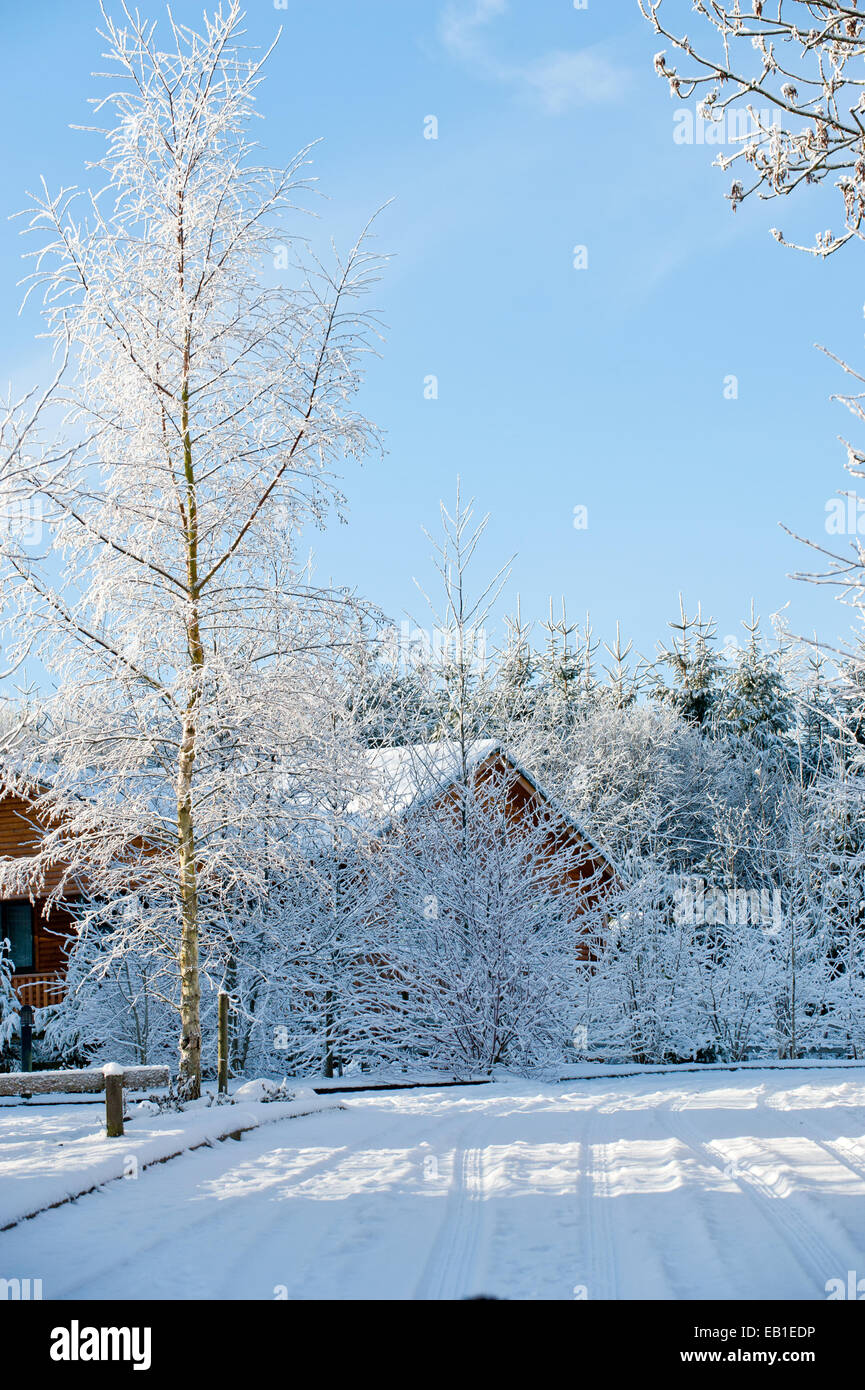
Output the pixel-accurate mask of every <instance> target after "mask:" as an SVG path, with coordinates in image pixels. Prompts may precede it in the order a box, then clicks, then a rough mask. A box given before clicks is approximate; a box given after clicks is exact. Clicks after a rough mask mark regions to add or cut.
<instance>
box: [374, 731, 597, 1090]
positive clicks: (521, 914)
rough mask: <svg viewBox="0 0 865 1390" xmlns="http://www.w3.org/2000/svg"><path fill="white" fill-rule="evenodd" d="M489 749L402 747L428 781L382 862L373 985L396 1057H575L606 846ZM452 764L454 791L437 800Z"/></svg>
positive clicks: (461, 1063) (411, 781) (377, 868)
mask: <svg viewBox="0 0 865 1390" xmlns="http://www.w3.org/2000/svg"><path fill="white" fill-rule="evenodd" d="M485 751H488V745H487V744H486V743H481V744H480V745H470V746H469V747H468V749H467V750H466V752H465V756H466V759H467V764H465V766H467V771H466V773H465V774H464V773H463V767H464V763H463V756H464V750H463V749H462V748H461V747H460V745H459V744H458V743H457V742H456V741H455V740H454V741H450V742H447V743H439V744H432V745H429V746H428V747H427V748H413V749H406V750H403V753H404V757H405V758H406V759H407V761H405V762H404V764H403V766H402V768H401V774H400V775H401V778H402V779H403V785H408V786H409V787H411V788H414V787H416V788H417V793H416V796H415V797H414V798H413V799H412V802H411V804H410V805H409V807H408V809H407V811H406V812H405V814H403V815H401V816H400V817H399V819H398V820H395V821H394V822H393V824H392V825H391V827H390V829H389V831H388V834H387V836H386V837H385V838H384V839H383V840H382V844H381V848H380V851H379V853H378V854H377V855H376V856H375V857H374V863H373V864H372V866H371V869H370V872H371V873H374V874H375V876H376V883H377V886H378V894H379V904H380V905H379V908H378V911H377V913H376V915H375V916H374V918H373V919H372V922H371V929H372V931H371V937H370V950H369V952H368V953H367V959H368V962H369V963H368V966H367V973H366V980H365V987H366V992H367V995H368V997H369V998H370V999H371V1000H373V1001H374V1010H375V1012H374V1026H376V1027H377V1028H378V1030H379V1033H380V1035H381V1038H382V1040H383V1041H384V1040H387V1041H388V1042H389V1043H390V1047H391V1050H392V1054H393V1055H394V1056H399V1055H403V1056H404V1055H407V1054H412V1055H414V1056H415V1057H416V1058H418V1059H424V1060H427V1061H429V1062H434V1063H435V1064H437V1065H439V1066H448V1067H453V1068H456V1069H458V1070H460V1071H462V1072H465V1071H466V1070H483V1071H488V1070H490V1069H491V1068H492V1067H494V1066H496V1065H498V1064H503V1065H512V1066H518V1067H527V1066H533V1065H537V1064H538V1063H541V1062H543V1061H545V1060H547V1059H549V1058H554V1059H557V1060H558V1059H560V1058H561V1057H563V1056H564V1055H567V1053H568V1049H569V1047H570V1046H571V1043H572V1038H573V1035H574V1028H575V1026H576V1021H577V1020H576V1015H575V1007H576V1003H577V993H576V978H577V964H578V960H579V959H580V957H581V955H582V954H583V953H584V950H585V946H584V942H583V934H584V933H588V934H589V935H593V934H594V933H596V932H597V930H598V919H599V913H600V907H599V901H598V899H599V890H600V888H601V884H600V879H599V872H600V871H599V870H596V869H594V868H593V867H592V864H591V861H592V859H593V856H594V855H595V852H594V851H593V850H592V848H591V847H590V846H589V845H587V844H586V843H585V842H583V841H580V840H579V839H578V838H577V837H576V836H574V835H572V834H568V833H567V832H566V831H565V829H564V827H563V825H562V822H561V819H560V817H557V816H556V815H555V814H553V813H551V812H550V811H549V809H548V808H547V807H546V806H545V805H544V803H543V802H542V801H541V800H540V799H539V798H537V797H534V798H532V800H531V802H530V803H529V804H528V805H527V806H526V805H523V804H522V795H523V794H522V792H521V791H520V788H519V785H518V779H516V778H515V777H514V776H513V774H512V773H511V772H510V770H509V769H508V768H507V767H496V766H487V767H484V766H483V763H482V760H481V758H480V756H479V754H480V753H481V752H485ZM446 764H447V765H449V766H450V767H451V770H452V778H451V780H450V781H449V783H448V786H447V792H446V795H445V797H444V798H442V797H439V796H436V797H434V798H430V797H429V795H428V789H429V787H430V786H436V787H437V786H438V785H439V784H440V782H441V775H442V769H443V767H444V766H445V765H446Z"/></svg>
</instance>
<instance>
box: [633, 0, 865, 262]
mask: <svg viewBox="0 0 865 1390" xmlns="http://www.w3.org/2000/svg"><path fill="white" fill-rule="evenodd" d="M638 3H639V5H640V9H641V10H642V12H643V14H644V15H645V16H646V18H647V19H648V20H649V21H650V22H651V24H652V26H653V27H654V29H655V32H656V33H657V34H659V35H660V36H661V37H662V38H664V39H665V40H667V42H669V43H671V44H673V45H674V47H675V48H677V49H679V50H680V51H681V52H682V53H683V54H684V55H685V59H686V66H685V69H684V70H683V71H681V72H680V71H679V69H678V68H677V67H674V66H672V65H671V64H670V62H668V59H667V54H666V53H665V52H661V53H658V54H657V55H656V57H655V69H656V71H657V72H658V74H659V75H660V76H661V77H662V78H664V79H665V80H666V81H667V82H668V83H669V86H670V93H671V95H672V96H674V97H677V98H684V99H687V98H689V97H692V96H696V97H697V98H698V100H699V103H700V111H701V113H702V114H703V116H704V117H705V118H706V119H709V120H715V121H721V120H723V119H724V117H725V114H726V113H727V111H728V109H729V108H730V107H731V106H732V105H733V103H735V102H738V101H741V100H742V99H745V100H746V101H747V103H748V111H749V113H750V122H749V125H750V128H749V129H748V130H747V131H745V132H743V133H742V134H741V135H740V136H738V138H737V140H736V143H737V144H738V148H736V149H735V150H734V151H733V152H732V153H728V154H724V153H719V155H718V157H717V160H716V163H717V164H718V165H719V166H720V167H721V168H722V169H729V168H730V167H734V168H735V170H736V174H737V177H735V178H734V179H733V182H732V185H731V188H730V191H729V193H728V194H727V197H728V198H729V200H730V202H731V204H732V206H733V210H734V211H735V209H736V208H737V207H738V206H739V204H740V203H742V202H743V201H744V200H745V199H746V198H748V197H750V196H751V195H752V194H755V193H756V194H757V196H758V197H760V198H767V199H771V198H780V197H787V196H788V195H789V194H791V193H793V192H794V191H795V190H797V189H798V188H800V187H801V186H803V185H806V184H823V183H825V182H826V180H827V179H829V180H833V181H834V183H835V186H836V187H837V188H838V190H839V192H840V194H841V199H842V205H843V209H844V231H843V232H838V233H833V232H832V231H831V230H825V231H819V232H818V233H817V235H816V237H815V241H814V244H813V246H800V245H797V244H796V243H793V242H790V243H786V242H785V238H784V235H783V233H782V232H781V231H779V230H778V229H776V228H775V229H773V233H772V234H773V236H774V237H775V238H776V240H778V241H780V242H785V244H788V245H796V247H797V249H798V250H804V251H808V252H810V253H811V254H812V255H815V256H820V257H825V256H829V255H831V254H832V253H833V252H834V251H837V250H838V249H839V248H840V247H841V246H844V245H845V244H846V243H847V242H848V241H850V240H851V239H852V238H854V237H859V238H860V239H863V238H865V227H863V216H865V70H863V67H862V58H863V56H865V15H863V13H862V11H861V10H860V9H859V7H858V4H857V0H848V3H846V4H845V3H842V0H693V3H691V0H688V3H687V4H686V2H685V0H638ZM746 7H747V8H748V9H749V10H750V13H747V14H746V13H744V11H745V9H746ZM694 12H696V14H697V15H698V16H700V18H699V19H698V20H696V21H695V20H694ZM686 14H687V16H688V20H689V21H690V23H688V29H687V30H686V29H685V28H684V27H683V26H684V25H685V24H686V22H687V21H686V18H685V16H686ZM668 15H670V16H671V17H670V18H669V19H668V18H667V16H668ZM673 16H675V18H674V17H673ZM694 23H696V26H697V28H698V29H699V31H700V38H699V39H697V40H695V41H693V42H692V39H691V37H690V34H692V33H693V25H694ZM770 113H771V115H770Z"/></svg>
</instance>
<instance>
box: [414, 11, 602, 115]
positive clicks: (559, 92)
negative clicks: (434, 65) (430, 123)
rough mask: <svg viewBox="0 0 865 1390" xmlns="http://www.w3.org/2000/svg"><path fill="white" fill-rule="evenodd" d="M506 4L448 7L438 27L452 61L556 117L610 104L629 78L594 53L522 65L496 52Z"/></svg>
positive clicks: (560, 52) (563, 52) (561, 53)
mask: <svg viewBox="0 0 865 1390" xmlns="http://www.w3.org/2000/svg"><path fill="white" fill-rule="evenodd" d="M507 8H508V0H468V2H466V0H463V2H462V3H451V4H449V5H447V6H446V8H445V10H444V12H443V14H442V18H441V23H440V27H439V32H440V35H441V40H442V43H443V44H444V46H445V48H446V49H447V50H448V52H449V53H451V54H452V55H453V57H455V58H458V59H460V61H461V62H464V63H466V64H468V65H470V66H471V67H473V68H474V69H475V70H476V71H477V72H478V73H480V75H481V76H483V77H486V78H490V79H492V80H494V81H496V82H503V83H506V84H507V85H509V86H511V87H513V88H515V89H517V90H520V91H522V92H523V94H524V95H526V96H528V97H530V98H531V99H533V100H534V101H536V102H537V103H539V104H540V106H541V107H542V108H543V110H545V111H548V112H550V114H552V115H558V114H560V113H561V112H563V111H568V110H571V109H572V108H573V107H575V106H583V105H586V104H588V103H592V102H599V101H612V100H615V98H616V97H617V96H618V95H619V93H620V92H621V90H622V86H623V84H624V80H625V74H624V72H623V71H622V70H620V69H617V68H615V67H614V66H613V64H612V63H610V62H609V61H608V60H607V59H606V58H605V57H604V56H603V55H602V54H601V53H599V52H598V50H597V49H596V48H581V49H556V50H555V51H553V52H551V53H546V54H543V55H542V56H541V57H539V58H527V59H525V60H523V61H522V62H512V61H505V60H504V59H501V58H499V57H498V56H497V55H496V54H495V53H494V52H493V50H492V48H491V45H490V41H489V29H490V26H491V24H492V22H493V21H494V20H496V19H498V18H499V17H500V16H501V15H503V14H505V13H506V11H507Z"/></svg>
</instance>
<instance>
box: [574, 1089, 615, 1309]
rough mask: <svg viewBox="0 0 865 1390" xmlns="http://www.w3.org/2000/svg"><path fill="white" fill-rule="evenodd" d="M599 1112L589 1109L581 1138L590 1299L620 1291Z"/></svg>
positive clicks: (607, 1161)
mask: <svg viewBox="0 0 865 1390" xmlns="http://www.w3.org/2000/svg"><path fill="white" fill-rule="evenodd" d="M600 1124H601V1115H600V1112H599V1111H598V1110H597V1108H596V1107H593V1108H592V1110H591V1111H590V1112H589V1119H588V1124H587V1126H586V1132H585V1138H584V1140H583V1154H584V1156H585V1157H584V1162H583V1171H582V1174H581V1180H580V1181H581V1186H582V1189H583V1199H582V1210H583V1229H584V1231H585V1233H586V1242H587V1247H588V1269H587V1278H586V1289H587V1292H588V1296H589V1298H591V1299H593V1300H594V1299H615V1298H618V1294H619V1282H618V1275H617V1258H616V1241H615V1235H614V1233H613V1218H612V1211H611V1208H610V1202H611V1201H612V1196H611V1193H610V1181H609V1171H610V1163H611V1161H612V1160H611V1155H610V1146H609V1144H605V1143H603V1142H596V1136H597V1134H598V1130H599V1128H600Z"/></svg>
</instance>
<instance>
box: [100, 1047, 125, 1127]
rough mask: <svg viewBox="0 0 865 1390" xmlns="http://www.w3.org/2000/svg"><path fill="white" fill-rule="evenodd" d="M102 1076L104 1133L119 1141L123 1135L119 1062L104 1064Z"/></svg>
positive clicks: (121, 1075) (121, 1072)
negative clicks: (103, 1081)
mask: <svg viewBox="0 0 865 1390" xmlns="http://www.w3.org/2000/svg"><path fill="white" fill-rule="evenodd" d="M102 1075H103V1076H104V1078H105V1133H106V1135H107V1137H108V1138H109V1139H119V1138H120V1136H121V1135H122V1133H123V1068H122V1067H121V1065H120V1063H119V1062H106V1064H105V1066H104V1067H103V1068H102Z"/></svg>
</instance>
